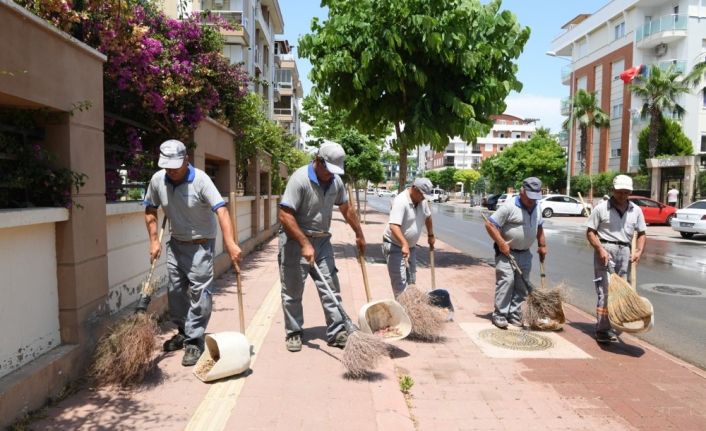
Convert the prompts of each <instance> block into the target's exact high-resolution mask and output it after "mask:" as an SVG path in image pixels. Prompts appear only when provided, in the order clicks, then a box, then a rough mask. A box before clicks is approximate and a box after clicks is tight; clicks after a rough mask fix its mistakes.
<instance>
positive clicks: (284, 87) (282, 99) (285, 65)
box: [273, 36, 304, 150]
mask: <svg viewBox="0 0 706 431" xmlns="http://www.w3.org/2000/svg"><path fill="white" fill-rule="evenodd" d="M273 88H274V100H275V102H274V111H273V118H274V120H276V121H277V122H278V123H279V124H280V125H281V126H282V127H283V128H284V130H286V131H287V132H289V134H291V135H292V136H293V137H294V139H295V141H294V145H295V147H296V148H298V149H300V150H302V149H303V147H304V141H303V139H302V131H301V121H300V120H299V114H300V112H299V110H300V105H299V102H300V101H301V98H302V96H303V93H304V90H303V89H302V84H301V81H300V80H299V71H298V69H297V63H296V61H295V60H294V54H292V46H290V45H289V41H288V40H286V39H284V38H283V37H281V36H275V79H274V85H273Z"/></svg>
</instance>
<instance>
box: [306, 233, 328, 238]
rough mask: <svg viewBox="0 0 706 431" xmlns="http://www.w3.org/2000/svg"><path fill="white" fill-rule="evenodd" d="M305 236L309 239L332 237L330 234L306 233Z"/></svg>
mask: <svg viewBox="0 0 706 431" xmlns="http://www.w3.org/2000/svg"><path fill="white" fill-rule="evenodd" d="M304 235H306V236H308V237H309V238H326V237H328V236H331V233H330V232H305V233H304Z"/></svg>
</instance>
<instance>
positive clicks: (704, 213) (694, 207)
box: [671, 199, 706, 238]
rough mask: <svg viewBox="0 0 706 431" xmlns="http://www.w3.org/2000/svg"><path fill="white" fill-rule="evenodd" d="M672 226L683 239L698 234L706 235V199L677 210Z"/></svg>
mask: <svg viewBox="0 0 706 431" xmlns="http://www.w3.org/2000/svg"><path fill="white" fill-rule="evenodd" d="M671 224H672V229H674V230H675V231H677V232H679V234H681V236H682V238H691V237H693V236H694V235H695V234H697V233H698V234H706V199H704V200H700V201H696V202H694V203H692V204H691V205H689V206H688V207H686V208H682V209H680V210H677V214H676V216H675V217H674V218H672V223H671Z"/></svg>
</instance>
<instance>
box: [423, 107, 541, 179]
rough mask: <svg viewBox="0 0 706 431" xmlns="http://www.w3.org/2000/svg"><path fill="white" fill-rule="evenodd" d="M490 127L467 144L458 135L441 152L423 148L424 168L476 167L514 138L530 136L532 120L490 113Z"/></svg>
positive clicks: (520, 138) (532, 126)
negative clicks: (484, 134) (483, 134)
mask: <svg viewBox="0 0 706 431" xmlns="http://www.w3.org/2000/svg"><path fill="white" fill-rule="evenodd" d="M491 118H492V119H493V123H494V124H493V128H492V129H491V130H490V132H489V133H488V134H487V135H486V136H484V137H482V138H478V140H477V142H476V143H475V144H470V143H468V142H466V141H464V140H463V139H461V138H460V137H458V136H457V137H455V138H453V139H451V140H450V141H449V144H448V145H447V146H446V150H444V152H437V151H433V150H430V149H429V148H428V147H427V148H426V151H425V170H428V171H430V170H441V169H445V168H448V167H452V168H457V169H478V168H479V167H480V163H481V162H482V161H483V160H485V159H486V158H488V157H490V156H492V155H494V154H497V153H499V152H501V151H503V150H505V149H506V148H507V147H509V146H511V145H512V144H514V143H515V142H517V141H525V140H527V139H530V138H531V137H532V135H533V134H534V131H535V130H536V127H535V125H534V122H535V121H536V119H523V118H520V117H516V116H514V115H508V114H501V115H494V116H492V117H491Z"/></svg>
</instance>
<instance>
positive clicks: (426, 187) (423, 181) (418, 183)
mask: <svg viewBox="0 0 706 431" xmlns="http://www.w3.org/2000/svg"><path fill="white" fill-rule="evenodd" d="M412 185H413V186H414V187H416V188H417V190H419V191H420V192H422V194H423V195H430V194H431V189H432V188H433V187H432V185H431V181H430V180H429V178H417V179H416V180H414V183H412Z"/></svg>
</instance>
